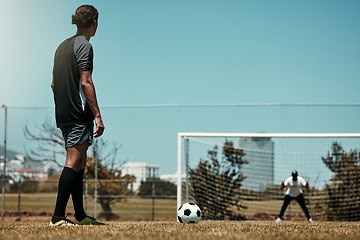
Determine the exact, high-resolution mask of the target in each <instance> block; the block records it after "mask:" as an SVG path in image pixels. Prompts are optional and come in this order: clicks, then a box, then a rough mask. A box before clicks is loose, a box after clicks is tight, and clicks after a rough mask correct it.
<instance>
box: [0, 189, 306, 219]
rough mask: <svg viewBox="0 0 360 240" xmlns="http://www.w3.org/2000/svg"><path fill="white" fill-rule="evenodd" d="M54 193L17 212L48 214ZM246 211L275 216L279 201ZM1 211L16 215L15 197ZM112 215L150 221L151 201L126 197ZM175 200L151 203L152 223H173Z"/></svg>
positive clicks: (28, 199) (26, 200)
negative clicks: (4, 210) (153, 214)
mask: <svg viewBox="0 0 360 240" xmlns="http://www.w3.org/2000/svg"><path fill="white" fill-rule="evenodd" d="M55 202H56V193H36V194H22V195H21V211H32V212H34V213H38V212H42V211H46V212H52V211H53V210H54V207H55ZM244 203H245V204H246V205H247V206H248V208H247V209H246V210H243V212H242V214H244V215H245V216H246V217H247V218H248V219H251V218H252V216H253V215H254V214H256V213H259V212H267V213H270V214H277V213H278V212H279V211H280V208H281V205H282V201H245V202H244ZM290 206H291V212H292V214H301V215H303V213H302V211H301V209H300V207H299V206H298V204H297V203H296V202H295V201H293V202H292V203H291V205H290ZM5 209H8V210H11V211H17V209H18V195H17V194H6V198H5ZM112 210H113V213H115V214H117V215H118V216H119V217H120V219H119V220H130V221H141V220H145V221H146V220H151V219H152V199H143V198H140V197H129V198H127V199H126V200H122V201H121V202H117V203H115V204H113V205H112ZM67 211H68V212H70V213H71V212H73V207H72V201H71V199H70V200H69V203H68V207H67ZM101 211H102V209H101V205H100V204H97V213H98V214H99V213H100V212H101ZM87 213H88V214H89V215H91V216H94V199H93V198H92V197H88V201H87ZM175 214H176V199H156V200H155V220H175V219H176V216H175Z"/></svg>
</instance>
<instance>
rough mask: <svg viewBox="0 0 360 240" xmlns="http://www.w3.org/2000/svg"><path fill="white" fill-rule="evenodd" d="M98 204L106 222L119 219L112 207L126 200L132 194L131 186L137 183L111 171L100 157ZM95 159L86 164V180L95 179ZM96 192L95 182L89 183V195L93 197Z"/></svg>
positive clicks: (88, 159)
mask: <svg viewBox="0 0 360 240" xmlns="http://www.w3.org/2000/svg"><path fill="white" fill-rule="evenodd" d="M95 156H97V158H98V164H97V169H98V179H100V180H98V188H97V191H98V193H97V194H98V195H99V197H98V203H100V205H101V208H102V210H103V212H102V213H100V215H99V216H100V217H103V218H105V219H106V220H110V219H114V218H117V216H116V215H115V214H113V212H112V208H111V205H112V204H114V203H115V202H120V201H121V200H124V199H125V198H126V196H127V195H129V194H131V193H132V192H131V190H130V188H129V185H130V184H132V183H133V182H134V181H135V177H134V176H130V175H124V176H121V175H119V174H118V173H117V172H116V171H114V170H111V169H109V168H108V167H107V166H106V165H103V164H102V161H103V160H102V159H101V158H99V157H98V155H96V154H95ZM95 160H96V159H95V158H94V157H88V158H87V162H86V170H85V173H84V176H85V179H87V180H90V179H91V180H93V179H94V178H95V166H96V164H95ZM94 192H95V182H94V181H89V193H90V194H91V195H93V194H94Z"/></svg>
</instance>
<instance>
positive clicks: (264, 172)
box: [240, 138, 274, 191]
mask: <svg viewBox="0 0 360 240" xmlns="http://www.w3.org/2000/svg"><path fill="white" fill-rule="evenodd" d="M240 148H241V149H243V150H244V152H245V154H246V155H245V156H244V159H245V160H247V161H248V162H249V163H248V164H243V165H242V173H243V174H244V176H245V177H246V179H245V180H244V181H243V182H242V184H243V185H242V188H245V189H249V190H255V191H263V190H265V189H266V188H267V187H269V186H272V185H273V183H274V142H273V141H271V138H240Z"/></svg>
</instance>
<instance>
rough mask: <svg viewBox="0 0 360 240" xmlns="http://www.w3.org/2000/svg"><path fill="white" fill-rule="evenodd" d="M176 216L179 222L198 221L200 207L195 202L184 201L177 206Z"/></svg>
mask: <svg viewBox="0 0 360 240" xmlns="http://www.w3.org/2000/svg"><path fill="white" fill-rule="evenodd" d="M177 218H178V221H179V222H180V223H198V222H199V221H200V219H201V209H200V208H199V206H198V205H196V204H195V203H192V202H188V203H184V204H183V205H181V206H180V207H179V208H178V211H177Z"/></svg>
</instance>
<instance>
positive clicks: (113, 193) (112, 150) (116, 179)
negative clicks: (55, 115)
mask: <svg viewBox="0 0 360 240" xmlns="http://www.w3.org/2000/svg"><path fill="white" fill-rule="evenodd" d="M36 129H37V133H34V132H35V131H31V130H30V129H29V127H28V126H25V127H24V135H25V137H26V138H27V139H28V140H31V141H34V142H37V143H38V147H37V148H35V149H31V150H30V151H27V155H28V156H27V157H28V158H29V159H30V160H32V161H37V162H47V161H50V162H54V163H56V164H57V165H58V166H61V167H62V166H63V164H61V163H60V162H59V161H58V160H57V159H56V158H57V157H56V156H57V155H60V156H62V157H63V159H64V160H65V156H66V151H65V148H64V139H63V136H62V134H61V131H60V130H59V129H57V128H56V127H55V126H54V124H51V123H50V121H48V120H46V121H44V123H43V124H42V125H41V126H40V127H39V126H36ZM120 147H121V145H119V144H116V143H112V144H109V143H108V142H107V141H104V140H102V139H95V140H94V141H93V145H92V149H93V156H92V157H89V156H88V157H87V164H86V170H85V178H87V179H94V176H95V159H98V179H99V181H98V189H97V190H98V195H99V197H98V202H99V203H100V204H101V207H102V209H103V215H104V217H105V218H106V219H108V218H110V217H112V216H113V214H112V211H111V204H113V203H114V202H117V201H121V200H122V199H124V198H125V196H126V195H127V194H129V193H130V191H129V190H128V185H129V184H131V183H132V182H133V181H134V180H135V178H134V177H133V176H129V175H125V176H121V175H119V174H118V172H116V171H115V170H114V169H113V167H114V165H115V162H116V161H117V163H118V164H122V163H121V161H119V160H117V158H116V155H117V152H118V150H119V149H120ZM64 162H65V161H64ZM108 166H110V168H109V167H108ZM94 185H95V184H94V181H89V192H90V194H93V193H94Z"/></svg>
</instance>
